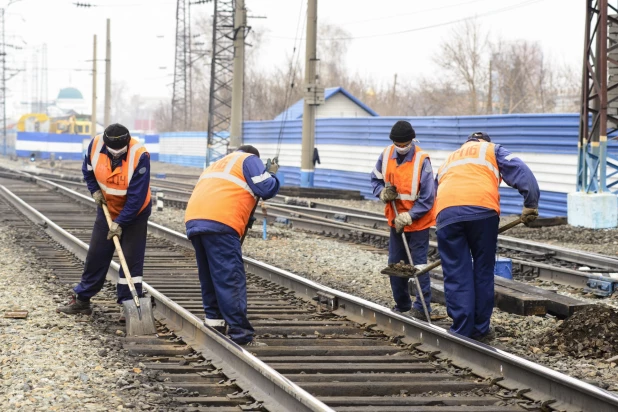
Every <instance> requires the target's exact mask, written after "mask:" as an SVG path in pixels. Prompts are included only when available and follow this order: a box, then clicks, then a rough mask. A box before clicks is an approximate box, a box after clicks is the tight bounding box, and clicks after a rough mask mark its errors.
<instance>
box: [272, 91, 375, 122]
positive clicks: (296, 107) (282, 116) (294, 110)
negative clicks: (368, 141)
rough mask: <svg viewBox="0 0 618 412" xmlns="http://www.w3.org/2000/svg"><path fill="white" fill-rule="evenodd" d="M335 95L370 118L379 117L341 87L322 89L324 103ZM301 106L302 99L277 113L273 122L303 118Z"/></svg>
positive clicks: (302, 103)
mask: <svg viewBox="0 0 618 412" xmlns="http://www.w3.org/2000/svg"><path fill="white" fill-rule="evenodd" d="M337 93H342V94H343V95H344V96H345V97H347V98H348V99H350V100H352V101H353V102H354V103H356V104H357V105H359V106H360V107H362V108H363V109H364V110H366V111H367V112H368V113H369V114H371V115H372V116H379V115H378V114H377V113H376V112H375V111H373V110H372V109H371V107H369V106H367V105H366V104H365V103H363V102H361V101H360V100H359V99H358V98H356V97H355V96H354V95H353V94H352V93H350V92H349V91H347V90H346V89H344V88H343V87H328V88H326V89H324V101H326V100H328V99H329V98H331V97H333V96H334V95H336V94H337ZM303 105H304V99H300V100H299V101H297V102H296V103H294V104H293V105H291V106H290V107H289V108H288V109H287V110H285V111H283V112H281V113H279V114H278V115H277V117H275V118H274V120H279V121H281V120H297V119H302V118H303Z"/></svg>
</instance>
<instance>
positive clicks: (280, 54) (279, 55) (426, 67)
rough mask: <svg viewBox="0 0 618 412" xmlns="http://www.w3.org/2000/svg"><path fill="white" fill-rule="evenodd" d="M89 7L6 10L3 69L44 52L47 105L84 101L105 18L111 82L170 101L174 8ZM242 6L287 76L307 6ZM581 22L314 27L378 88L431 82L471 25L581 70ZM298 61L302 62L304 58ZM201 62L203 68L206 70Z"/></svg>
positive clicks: (491, 20)
mask: <svg viewBox="0 0 618 412" xmlns="http://www.w3.org/2000/svg"><path fill="white" fill-rule="evenodd" d="M81 1H82V2H86V0H81ZM90 2H91V3H92V4H97V5H99V7H92V8H78V7H76V6H75V5H73V1H68V0H20V1H19V2H17V3H14V4H12V5H11V6H10V7H9V8H8V9H7V43H13V44H17V45H21V44H23V43H22V41H21V39H23V41H25V42H26V43H27V45H26V46H24V49H23V50H20V51H13V50H12V49H8V50H7V51H8V52H9V53H13V54H12V55H11V56H9V59H8V62H9V63H8V66H9V67H12V68H22V67H23V64H24V63H25V62H27V64H28V67H30V63H31V61H32V58H33V57H32V56H33V54H34V53H35V51H36V50H37V49H39V48H40V46H41V45H42V44H43V43H46V44H47V59H48V69H49V71H48V96H49V98H50V99H53V98H54V97H55V96H56V95H57V93H58V90H59V89H60V88H62V87H67V86H73V87H76V88H78V89H79V90H81V92H82V93H83V94H84V97H85V98H86V99H87V100H88V101H90V100H89V99H90V96H91V85H92V80H91V75H90V73H89V72H88V71H83V70H88V69H90V68H91V64H92V63H91V62H88V61H87V60H90V59H92V36H93V35H94V34H97V37H98V58H99V59H103V58H104V53H105V19H106V18H111V20H112V77H113V79H114V80H115V81H120V80H122V81H125V82H126V83H127V85H128V87H129V88H130V92H131V93H135V94H141V95H142V96H145V97H160V98H163V99H165V98H171V82H172V76H171V74H172V73H173V68H174V36H175V28H176V20H175V16H176V1H173V0H150V1H149V0H90ZM0 4H4V5H5V4H7V0H0ZM246 5H247V7H248V8H249V9H250V15H256V16H266V17H267V19H250V21H249V24H250V25H251V26H253V30H255V31H256V32H264V44H263V46H262V52H261V53H260V56H259V57H258V58H257V64H259V65H260V66H261V67H263V68H267V69H269V68H272V67H276V66H279V67H284V65H285V57H286V55H291V53H292V47H293V44H294V38H295V37H296V32H297V30H300V29H299V28H297V22H298V16H299V12H301V13H302V16H303V19H304V16H305V14H304V13H305V10H306V0H246ZM212 7H213V6H212V4H206V5H199V6H192V7H191V10H192V14H193V15H197V14H199V13H206V14H212ZM301 8H302V11H301ZM584 13H585V4H584V2H581V1H576V0H568V1H559V0H499V1H497V0H444V1H442V2H431V1H426V0H425V1H422V0H382V1H369V0H319V2H318V24H320V22H328V23H332V24H338V25H341V26H342V27H343V28H344V29H346V30H348V31H349V32H350V33H351V35H352V37H353V38H354V39H353V40H351V43H350V50H349V53H348V57H347V60H346V65H347V67H348V69H349V70H350V71H351V72H352V73H358V74H359V75H362V76H371V77H372V78H373V79H376V80H378V81H380V82H391V81H392V78H393V75H394V74H395V73H397V74H398V75H399V76H400V78H402V77H403V78H408V79H415V78H418V77H420V76H431V75H432V73H433V72H435V69H436V66H435V64H434V63H433V61H432V59H431V57H432V56H433V55H434V54H435V53H436V51H437V50H438V48H439V45H440V42H441V41H443V40H444V39H445V38H447V37H448V34H449V32H450V31H451V30H452V28H453V25H452V24H449V23H450V22H453V21H458V20H461V19H464V18H467V17H474V16H477V18H478V22H479V23H480V24H481V25H482V27H483V28H484V29H486V30H489V31H490V32H491V33H492V36H495V37H497V36H501V37H503V38H504V39H507V40H508V39H516V38H523V39H527V40H533V41H538V42H540V43H541V45H542V47H543V49H544V51H545V52H546V53H547V55H548V56H549V58H551V59H552V60H555V61H557V62H564V63H569V64H572V65H579V64H580V63H579V62H580V60H581V58H582V45H583V33H584V16H585V14H584ZM302 27H304V25H303V24H302V23H301V28H302ZM391 33H397V34H391ZM303 35H304V32H303ZM16 36H18V37H16ZM249 41H250V40H249ZM301 53H303V54H302V55H301V56H303V57H304V51H301ZM318 57H319V58H320V59H322V60H325V59H327V58H328V56H318ZM301 61H302V60H301ZM203 62H204V64H207V62H208V60H206V59H204V60H203ZM161 67H163V68H164V69H161ZM76 69H80V70H82V71H79V70H76ZM98 69H99V76H98V83H99V87H98V95H99V100H98V102H99V105H102V104H103V81H104V62H102V61H101V62H99V64H98ZM24 79H25V80H26V82H24ZM31 79H32V73H31V72H30V71H27V72H26V73H25V76H24V74H23V73H22V74H20V75H18V76H16V77H15V78H13V79H12V80H11V81H10V82H9V83H8V87H9V89H10V96H11V97H10V101H9V104H8V105H7V106H8V110H9V112H11V109H12V107H13V104H14V103H15V102H18V101H23V100H24V99H26V100H28V99H30V97H31V87H32V86H31V85H30V82H31ZM325 86H334V85H325ZM24 87H25V88H26V90H25V92H24V90H23V89H24ZM168 96H169V97H168ZM14 114H15V115H17V114H21V113H14Z"/></svg>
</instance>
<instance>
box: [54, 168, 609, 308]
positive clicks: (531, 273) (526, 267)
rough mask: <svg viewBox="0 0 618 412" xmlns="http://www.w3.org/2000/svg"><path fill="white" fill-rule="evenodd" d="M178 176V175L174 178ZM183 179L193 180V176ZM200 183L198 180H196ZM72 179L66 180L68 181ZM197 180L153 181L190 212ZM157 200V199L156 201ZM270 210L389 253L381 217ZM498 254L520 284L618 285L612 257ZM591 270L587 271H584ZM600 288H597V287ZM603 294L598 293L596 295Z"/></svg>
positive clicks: (287, 201) (506, 247) (505, 246)
mask: <svg viewBox="0 0 618 412" xmlns="http://www.w3.org/2000/svg"><path fill="white" fill-rule="evenodd" d="M43 176H45V177H46V178H48V177H49V178H50V179H51V180H54V181H57V182H58V183H61V184H68V185H72V186H73V187H78V188H79V189H81V190H83V188H84V186H83V183H81V186H78V184H79V183H78V182H80V181H81V177H78V176H73V177H71V179H72V180H73V181H72V182H70V183H69V182H68V181H67V180H64V179H60V180H57V179H58V177H54V176H53V175H51V176H50V175H48V174H43ZM174 176H176V175H174ZM179 176H180V177H179V178H182V179H188V177H187V175H179ZM191 177H192V178H195V176H191ZM65 178H66V177H65ZM194 183H195V182H194V181H191V182H187V183H183V182H176V181H168V180H165V179H156V178H153V179H152V188H153V192H154V193H156V192H161V193H164V198H163V202H164V204H165V205H167V206H172V207H176V208H180V209H184V208H186V205H187V202H188V200H189V197H190V194H191V191H192V189H193V186H194ZM153 198H155V196H153ZM265 206H266V207H265V208H258V209H257V210H256V213H255V215H256V217H257V218H264V217H265V218H266V219H267V220H268V221H269V223H273V222H276V221H278V222H281V223H284V224H287V225H289V226H291V227H293V228H295V229H299V230H304V231H307V232H311V233H316V234H319V235H323V236H328V237H334V238H337V239H343V240H345V241H352V242H354V243H357V244H362V245H365V246H366V247H371V248H375V250H376V251H378V250H385V249H387V248H388V238H389V232H388V231H389V227H388V225H387V222H386V219H385V218H384V216H383V215H382V214H380V213H375V212H371V211H364V210H355V209H350V208H347V207H342V206H337V205H332V204H329V203H324V202H314V201H308V200H303V199H296V198H287V197H285V196H276V197H275V198H274V199H272V200H271V201H268V202H265ZM431 230H432V232H431V236H432V239H434V240H432V241H430V257H429V258H430V259H432V258H437V251H436V248H437V243H436V241H435V228H432V229H431ZM498 248H499V249H498V254H499V255H501V256H505V257H509V258H511V259H512V262H513V275H514V276H515V277H516V278H518V279H525V280H533V279H537V278H538V279H541V280H544V281H550V282H555V283H557V284H561V285H566V286H572V287H575V288H580V289H587V290H593V291H595V293H597V294H599V295H601V296H605V295H607V294H611V292H608V291H607V288H611V286H609V285H612V284H615V283H617V282H618V281H617V280H616V279H615V278H612V276H615V274H616V273H618V259H616V258H612V257H609V256H605V255H601V254H595V253H590V252H582V251H578V250H573V249H567V248H562V247H559V246H553V245H548V244H544V243H539V242H534V241H530V240H525V239H518V238H514V237H510V236H505V235H500V236H498ZM582 267H586V268H587V269H586V270H585V271H582V270H579V269H580V268H582ZM591 285H595V286H591ZM595 288H596V289H598V290H595Z"/></svg>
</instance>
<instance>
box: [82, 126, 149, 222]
mask: <svg viewBox="0 0 618 412" xmlns="http://www.w3.org/2000/svg"><path fill="white" fill-rule="evenodd" d="M103 144H104V143H103V137H102V136H101V135H97V136H95V138H94V140H93V141H92V152H91V153H90V163H91V164H92V169H93V170H94V177H95V178H96V179H97V183H98V184H99V188H100V189H101V192H102V193H103V196H104V197H105V201H106V202H107V208H108V209H109V214H110V215H111V217H112V220H113V219H116V218H117V217H118V215H119V214H120V212H121V211H122V208H123V207H124V204H125V203H126V202H127V189H128V187H129V183H130V182H131V178H133V175H134V174H135V169H136V168H137V165H138V163H139V158H140V157H141V156H142V154H144V153H148V151H147V150H146V148H145V147H144V145H143V144H142V143H140V141H139V140H137V139H134V138H131V141H130V142H129V147H128V148H127V158H126V160H123V161H122V164H120V165H118V166H117V167H116V169H114V171H112V161H111V159H110V158H109V156H108V155H106V154H103V156H101V149H102V148H103ZM149 204H150V188H148V196H146V200H144V204H143V205H142V208H141V209H140V210H139V212H138V214H139V213H141V212H142V211H143V210H144V209H146V206H148V205H149Z"/></svg>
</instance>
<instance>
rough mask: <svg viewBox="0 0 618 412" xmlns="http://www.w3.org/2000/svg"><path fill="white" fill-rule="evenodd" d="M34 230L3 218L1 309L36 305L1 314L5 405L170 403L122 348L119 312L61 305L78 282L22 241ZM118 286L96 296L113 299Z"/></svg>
mask: <svg viewBox="0 0 618 412" xmlns="http://www.w3.org/2000/svg"><path fill="white" fill-rule="evenodd" d="M30 238H32V237H30V235H29V234H28V232H27V231H25V230H20V231H19V232H15V231H14V230H13V229H11V228H9V227H7V226H5V225H0V250H1V252H0V284H1V285H2V288H0V313H1V314H2V316H4V313H6V312H8V311H14V310H26V311H28V315H27V318H26V319H10V318H4V317H0V381H1V382H2V384H0V405H2V408H1V409H2V410H7V411H8V410H25V411H76V410H89V411H109V410H123V409H132V410H164V409H165V408H166V406H162V405H165V404H169V402H170V398H168V397H167V394H163V393H155V392H153V391H152V390H150V389H147V387H148V385H144V386H142V385H143V384H146V383H148V382H149V381H150V380H151V378H150V377H149V375H150V371H144V370H142V368H141V367H140V364H139V361H138V360H136V358H133V357H130V356H128V354H127V351H125V350H124V349H122V341H121V339H120V337H121V336H122V335H123V333H122V331H120V330H119V327H118V325H117V324H116V323H115V320H116V319H117V317H118V315H115V317H114V319H113V320H112V321H110V319H109V317H108V316H104V315H103V313H102V312H101V308H100V307H97V306H96V305H95V311H94V314H93V315H92V316H69V315H65V314H59V313H56V312H55V309H56V307H57V306H58V305H59V304H61V303H64V302H66V301H67V296H68V295H69V292H70V287H69V286H67V285H63V284H56V283H55V282H54V281H53V278H54V274H53V273H52V272H51V271H50V270H48V269H47V268H45V267H44V266H43V265H42V263H43V262H41V260H39V259H40V258H38V257H37V256H36V251H34V250H29V249H26V248H22V247H20V246H19V244H20V243H21V244H25V245H27V244H28V239H30ZM49 279H52V280H51V281H50V280H49ZM114 289H115V288H113V287H111V286H110V285H108V286H106V288H105V289H104V290H103V291H102V292H101V293H100V294H99V295H97V296H96V297H95V299H96V300H101V299H106V300H111V299H112V298H113V290H114ZM118 313H119V312H118ZM120 329H122V328H120ZM129 384H131V385H130V387H129V386H128V385H129ZM135 388H137V389H135Z"/></svg>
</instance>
